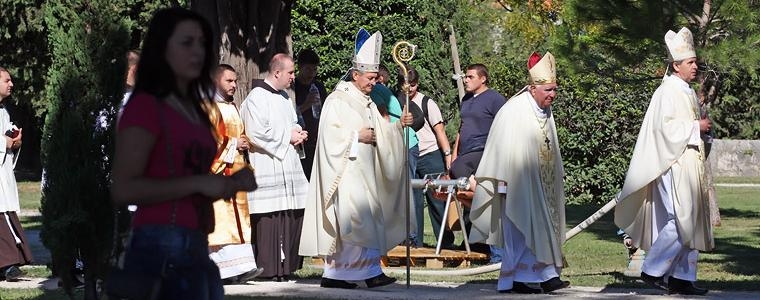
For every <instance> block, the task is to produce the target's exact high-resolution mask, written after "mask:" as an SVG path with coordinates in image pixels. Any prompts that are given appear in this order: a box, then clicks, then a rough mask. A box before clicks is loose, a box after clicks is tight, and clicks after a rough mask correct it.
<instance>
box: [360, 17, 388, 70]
mask: <svg viewBox="0 0 760 300" xmlns="http://www.w3.org/2000/svg"><path fill="white" fill-rule="evenodd" d="M382 46H383V35H382V34H381V33H380V32H379V31H376V32H375V33H373V34H372V35H370V34H369V32H368V31H367V30H364V28H360V29H359V32H357V33H356V40H355V43H354V59H353V63H354V66H353V68H354V70H358V71H360V72H377V71H379V70H380V51H381V50H382Z"/></svg>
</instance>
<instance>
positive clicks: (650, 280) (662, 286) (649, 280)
mask: <svg viewBox="0 0 760 300" xmlns="http://www.w3.org/2000/svg"><path fill="white" fill-rule="evenodd" d="M641 280H643V281H644V283H646V284H648V285H649V286H651V287H653V288H656V289H659V290H663V291H668V290H669V289H668V284H667V283H665V280H664V279H663V278H662V276H660V277H656V276H652V275H649V274H647V273H644V272H641Z"/></svg>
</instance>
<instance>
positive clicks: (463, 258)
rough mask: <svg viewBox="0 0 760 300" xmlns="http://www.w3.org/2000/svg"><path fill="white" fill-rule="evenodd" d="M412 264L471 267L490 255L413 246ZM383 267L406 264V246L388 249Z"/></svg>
mask: <svg viewBox="0 0 760 300" xmlns="http://www.w3.org/2000/svg"><path fill="white" fill-rule="evenodd" d="M409 258H410V266H412V267H426V268H431V269H440V268H443V267H460V268H465V267H469V266H470V263H471V262H473V261H485V260H488V255H486V254H483V253H479V252H470V254H467V251H464V250H447V249H441V253H440V254H437V255H436V254H435V248H411V249H409ZM382 264H383V267H389V266H391V267H395V266H405V265H406V247H405V246H396V247H395V248H393V249H391V251H388V254H387V255H386V256H383V259H382Z"/></svg>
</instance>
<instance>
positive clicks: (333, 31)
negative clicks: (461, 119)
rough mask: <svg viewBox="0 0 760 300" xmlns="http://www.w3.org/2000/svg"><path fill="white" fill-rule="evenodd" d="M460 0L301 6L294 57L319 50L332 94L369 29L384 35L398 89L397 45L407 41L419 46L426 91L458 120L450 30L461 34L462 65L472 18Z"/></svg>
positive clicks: (303, 1) (312, 0)
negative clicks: (394, 55)
mask: <svg viewBox="0 0 760 300" xmlns="http://www.w3.org/2000/svg"><path fill="white" fill-rule="evenodd" d="M462 5H463V2H462V1H456V0H433V1H422V0H412V1H403V0H380V1H370V0H340V1H318V0H299V1H296V3H295V6H294V7H293V14H292V34H293V45H294V49H293V50H294V52H295V53H298V51H300V50H302V49H308V48H311V49H314V50H315V51H316V52H317V54H319V56H320V58H321V63H320V67H319V75H318V77H319V78H321V79H322V80H323V81H324V82H325V83H326V86H327V87H328V89H331V88H332V87H333V86H334V85H335V84H336V83H337V81H338V79H339V78H340V77H341V76H343V74H345V73H346V71H347V70H348V68H349V67H351V59H352V55H353V50H354V47H353V43H354V37H355V35H356V31H357V30H358V29H359V28H360V27H364V28H365V29H367V30H368V31H370V32H374V31H380V32H381V33H382V34H383V50H382V51H383V52H382V53H383V57H382V63H383V64H385V65H386V66H387V67H388V69H389V70H390V72H391V77H392V78H391V83H390V85H391V86H393V85H395V83H396V81H395V74H396V73H397V72H398V69H399V68H398V66H397V65H396V64H395V63H394V62H393V59H392V57H391V50H392V49H393V45H394V44H395V43H396V42H398V41H401V40H406V41H408V42H410V43H412V44H415V45H417V46H418V49H417V52H416V56H415V57H414V59H413V60H412V61H411V63H410V64H411V66H413V67H414V68H416V69H417V71H419V73H420V91H421V92H422V93H424V94H426V95H429V96H430V97H431V98H432V99H434V100H436V101H437V102H438V105H439V106H441V109H442V111H443V113H444V118H445V119H447V120H450V121H451V120H452V119H453V118H458V112H457V110H456V109H457V107H458V101H457V98H458V96H457V92H456V86H455V84H454V82H453V81H452V80H451V75H452V74H453V73H454V71H453V68H454V67H453V63H452V59H451V51H450V44H449V25H450V24H451V25H453V26H454V28H455V30H457V39H458V42H459V47H460V55H463V58H462V62H463V64H464V62H465V61H467V60H466V59H465V58H466V57H464V55H465V54H466V51H462V49H463V45H466V40H465V39H464V38H463V34H462V32H463V31H462V30H463V28H462V26H464V25H465V24H464V22H463V21H464V20H466V18H467V16H466V15H463V14H462V13H461V12H460V10H459V9H460V7H461V6H462Z"/></svg>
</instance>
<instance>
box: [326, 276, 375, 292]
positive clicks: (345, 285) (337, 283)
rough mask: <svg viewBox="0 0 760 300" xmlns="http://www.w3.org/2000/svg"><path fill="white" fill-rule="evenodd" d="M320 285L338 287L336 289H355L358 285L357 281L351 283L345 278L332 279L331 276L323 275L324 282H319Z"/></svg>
mask: <svg viewBox="0 0 760 300" xmlns="http://www.w3.org/2000/svg"><path fill="white" fill-rule="evenodd" d="M367 280H369V279H367ZM319 286H321V287H323V288H336V289H353V288H356V287H357V285H356V284H355V283H350V282H348V281H345V280H338V279H330V278H325V277H322V282H320V283H319Z"/></svg>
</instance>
